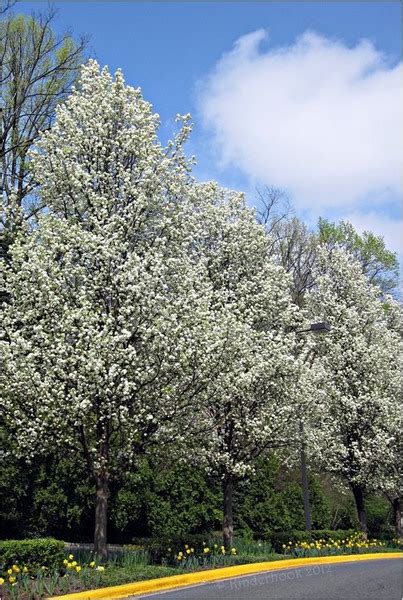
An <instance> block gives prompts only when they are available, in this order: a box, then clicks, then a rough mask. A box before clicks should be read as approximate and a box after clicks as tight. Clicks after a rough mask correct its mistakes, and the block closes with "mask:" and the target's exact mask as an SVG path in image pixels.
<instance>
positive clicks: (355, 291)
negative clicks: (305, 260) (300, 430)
mask: <svg viewBox="0 0 403 600" xmlns="http://www.w3.org/2000/svg"><path fill="white" fill-rule="evenodd" d="M315 282H316V285H315V288H314V289H313V290H311V292H310V293H309V294H308V296H307V304H308V306H309V309H310V311H311V314H312V316H313V318H317V319H319V320H326V321H328V322H329V323H330V325H331V333H330V334H329V335H327V336H325V337H324V338H322V339H321V342H320V346H321V361H322V364H323V365H324V367H325V368H326V371H327V378H328V385H327V395H326V398H325V401H324V402H322V403H320V402H319V405H318V409H319V411H318V412H319V415H320V417H319V421H318V423H317V427H316V428H315V429H311V440H310V447H311V448H315V449H316V456H317V460H318V462H319V464H320V465H321V467H322V468H323V469H324V470H326V471H328V472H330V473H334V474H335V475H337V476H339V477H341V478H342V479H344V480H345V481H346V482H347V483H348V485H349V487H350V489H351V490H352V492H353V495H354V498H355V503H356V507H357V514H358V518H359V522H360V526H361V529H362V531H363V532H364V533H367V523H366V513H365V505H364V499H365V494H366V492H367V491H368V490H370V489H374V488H376V487H379V485H380V483H381V482H382V481H384V478H385V472H386V470H387V469H388V465H389V464H390V462H391V461H393V456H394V453H395V449H396V444H397V431H398V394H399V380H400V372H399V366H398V360H397V357H398V355H399V334H398V333H397V331H396V330H395V329H394V328H392V327H391V326H390V320H389V319H388V316H387V312H386V310H385V303H384V302H383V301H382V300H381V299H380V290H378V288H377V287H376V286H374V285H371V283H370V282H369V281H368V279H367V278H366V276H365V275H364V274H363V272H362V268H361V265H360V264H359V263H358V262H356V261H355V260H354V259H353V257H352V256H351V255H349V254H347V253H345V252H344V251H342V250H340V249H333V250H329V249H324V248H322V249H321V250H319V252H318V257H317V266H316V273H315ZM389 301H390V302H393V301H392V300H391V299H390V300H389Z"/></svg>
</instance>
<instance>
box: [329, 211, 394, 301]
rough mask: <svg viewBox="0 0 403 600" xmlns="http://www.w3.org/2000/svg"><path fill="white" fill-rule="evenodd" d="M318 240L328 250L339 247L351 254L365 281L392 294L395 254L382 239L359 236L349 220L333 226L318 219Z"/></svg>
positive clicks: (366, 233) (364, 235) (365, 235)
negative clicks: (357, 263)
mask: <svg viewBox="0 0 403 600" xmlns="http://www.w3.org/2000/svg"><path fill="white" fill-rule="evenodd" d="M318 240H319V243H320V244H322V245H325V246H326V247H327V248H329V249H332V248H342V249H344V250H346V252H348V253H349V254H351V255H352V256H353V257H354V258H355V259H356V260H357V261H358V262H359V263H360V265H361V268H362V272H363V273H364V275H365V276H366V277H367V278H368V281H370V282H371V283H373V284H375V285H377V286H379V288H380V289H381V290H382V292H384V293H387V292H391V291H393V290H394V289H395V288H396V286H397V285H398V277H399V261H398V258H397V254H396V253H395V252H392V251H390V250H388V249H387V248H386V246H385V241H384V239H383V237H382V236H379V235H375V234H374V233H371V232H370V231H364V232H363V233H362V235H360V234H359V233H358V232H357V231H356V230H355V229H354V227H353V226H352V225H351V223H349V222H348V221H340V222H339V223H337V224H336V223H330V222H329V221H327V220H326V219H322V218H321V219H319V223H318Z"/></svg>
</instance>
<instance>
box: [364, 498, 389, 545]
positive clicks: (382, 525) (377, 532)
mask: <svg viewBox="0 0 403 600" xmlns="http://www.w3.org/2000/svg"><path fill="white" fill-rule="evenodd" d="M365 510H366V513H367V524H368V531H369V532H370V534H371V535H372V536H377V537H384V536H385V535H387V534H388V533H389V536H391V535H393V528H392V527H391V526H389V525H388V517H389V515H390V513H391V510H390V504H389V502H388V500H387V499H386V498H385V497H383V496H368V497H367V498H366V500H365Z"/></svg>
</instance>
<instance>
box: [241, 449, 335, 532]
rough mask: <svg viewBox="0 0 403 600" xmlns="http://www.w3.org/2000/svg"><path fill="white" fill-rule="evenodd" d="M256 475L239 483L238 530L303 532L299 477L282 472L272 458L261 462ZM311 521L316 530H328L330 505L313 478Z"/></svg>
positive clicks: (311, 481) (272, 456) (258, 463)
mask: <svg viewBox="0 0 403 600" xmlns="http://www.w3.org/2000/svg"><path fill="white" fill-rule="evenodd" d="M255 467H256V468H255V472H254V474H253V475H252V476H251V477H250V478H249V479H248V480H247V481H244V482H239V483H238V485H237V488H236V493H235V502H234V505H235V511H236V512H235V520H236V530H238V529H239V530H241V531H242V532H243V533H244V534H246V535H248V533H249V535H250V533H251V532H259V533H261V534H262V535H266V534H269V533H270V532H271V531H276V530H285V529H302V528H303V526H304V511H303V502H302V492H301V484H300V480H299V477H300V476H299V473H298V472H293V471H288V470H286V469H282V468H281V466H280V463H279V461H278V460H277V459H276V458H275V457H274V455H271V456H269V457H267V458H264V459H259V460H258V461H257V462H256V465H255ZM310 494H311V505H312V521H313V525H314V527H318V528H321V527H328V526H329V525H330V512H329V506H328V501H327V499H326V497H325V495H324V493H323V490H322V487H321V484H320V482H319V480H317V478H316V477H314V476H311V478H310Z"/></svg>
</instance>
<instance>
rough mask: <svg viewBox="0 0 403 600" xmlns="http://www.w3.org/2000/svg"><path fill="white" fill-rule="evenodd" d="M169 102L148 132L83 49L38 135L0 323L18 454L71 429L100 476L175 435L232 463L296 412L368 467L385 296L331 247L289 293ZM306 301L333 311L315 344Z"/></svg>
mask: <svg viewBox="0 0 403 600" xmlns="http://www.w3.org/2000/svg"><path fill="white" fill-rule="evenodd" d="M179 121H180V122H181V126H180V128H179V132H178V135H177V136H176V138H175V139H174V140H173V141H172V142H169V143H168V145H167V147H166V148H164V147H162V145H161V144H160V142H159V141H158V137H157V129H158V115H155V114H154V113H153V111H152V107H151V105H150V104H149V103H147V102H146V101H145V100H144V99H143V97H142V95H141V92H140V90H138V89H133V88H131V87H129V86H127V85H126V84H125V82H124V79H123V76H122V73H121V72H120V71H117V73H116V74H115V76H112V75H111V74H110V73H109V71H108V70H107V69H106V68H105V69H102V70H100V68H99V66H98V64H97V63H96V62H95V61H90V62H89V63H88V64H87V65H85V66H84V67H83V69H82V74H81V79H80V82H79V84H78V86H77V88H76V89H74V90H73V92H72V94H71V95H70V97H69V98H68V99H67V101H66V102H65V103H64V104H62V105H60V106H59V108H58V109H57V114H56V119H55V123H54V125H53V127H52V128H51V129H50V130H49V131H47V132H46V133H44V134H43V136H42V138H41V140H40V141H39V143H38V144H37V146H36V148H35V151H34V152H33V153H32V157H31V158H32V166H33V169H34V173H35V177H36V179H37V180H38V182H39V184H40V194H41V197H42V200H43V202H44V203H45V204H46V205H47V207H48V209H47V211H46V212H45V214H43V215H42V216H41V217H40V218H39V221H38V225H37V227H35V228H34V229H32V231H30V232H24V233H23V234H21V235H20V237H19V239H17V241H16V242H15V244H13V247H12V262H11V264H10V266H9V267H8V268H7V269H6V272H5V275H4V286H5V288H6V289H7V293H8V297H9V298H8V301H7V302H6V303H5V304H4V306H3V308H2V324H1V329H0V333H1V337H0V348H1V359H2V365H3V368H2V370H1V375H0V377H1V381H0V384H1V389H2V408H3V415H4V419H5V422H6V423H7V427H8V429H9V431H11V432H12V434H13V436H14V439H15V441H16V443H17V446H18V448H19V451H20V454H21V455H22V456H24V457H26V458H29V459H31V460H33V459H34V457H35V454H36V453H37V452H39V451H41V450H42V449H43V450H45V451H46V450H47V449H48V448H49V447H55V446H60V447H63V448H65V449H66V452H67V451H76V450H77V449H79V450H80V451H82V452H83V453H84V456H85V458H86V460H87V464H88V468H89V471H90V473H91V475H92V476H94V477H95V478H100V477H102V478H103V479H104V480H105V479H106V480H107V479H109V478H110V477H112V476H113V474H114V473H116V472H117V471H118V470H121V469H124V470H128V469H130V467H131V464H132V462H133V461H134V460H135V457H136V455H137V454H138V453H139V452H140V451H143V450H144V449H145V448H146V447H147V445H148V444H149V443H150V442H151V441H154V443H156V444H159V445H160V446H161V447H164V448H165V447H166V445H167V444H169V443H171V442H174V444H172V447H174V446H175V447H176V449H177V451H178V452H183V453H185V455H186V456H188V457H191V458H192V460H198V461H200V462H201V463H202V464H204V465H206V466H208V468H210V469H212V470H213V471H214V472H216V473H219V474H221V475H226V474H227V475H228V474H229V475H231V476H234V477H237V476H242V475H243V474H245V473H246V472H247V471H248V470H249V469H250V468H251V464H252V462H253V459H254V458H255V457H256V456H258V455H259V454H261V453H262V452H264V451H265V450H266V449H268V448H283V447H286V446H289V445H290V444H294V443H296V441H297V440H298V435H299V434H298V432H299V423H300V422H301V420H304V421H306V423H307V425H310V426H309V427H308V428H307V432H308V436H309V438H310V441H309V446H310V448H311V449H312V452H313V454H315V455H316V456H317V457H318V460H319V457H320V460H321V462H322V464H324V463H325V464H326V468H327V469H328V470H330V471H332V472H335V473H338V474H340V475H343V476H345V477H346V478H347V479H348V480H349V481H360V482H364V481H365V482H368V481H369V480H370V479H371V480H375V479H376V478H378V479H379V478H381V477H382V476H383V475H382V474H381V471H382V465H383V464H385V457H386V460H389V457H390V460H392V458H393V444H394V440H395V437H394V436H395V433H394V432H395V431H396V428H397V426H398V418H397V412H396V405H397V393H398V388H399V382H398V380H399V372H398V368H397V366H396V364H397V360H395V357H397V355H398V352H399V343H400V337H399V334H398V332H397V328H396V327H395V326H393V327H392V326H391V324H390V323H391V318H390V315H389V316H388V315H387V312H386V309H385V302H382V301H381V300H380V299H379V298H378V297H377V292H376V290H375V289H374V287H373V286H370V285H369V284H368V282H367V280H366V279H365V277H364V275H363V274H362V272H361V269H360V267H359V265H358V264H355V263H354V262H353V261H352V260H351V259H350V258H349V257H348V256H346V255H345V254H344V253H343V252H341V251H337V250H334V251H333V252H330V253H326V251H323V253H322V256H321V259H320V260H319V261H318V265H317V271H318V272H317V273H316V274H315V281H316V285H315V287H314V288H313V289H312V291H311V293H310V294H309V296H308V298H307V303H306V307H305V309H304V310H301V309H299V308H297V306H296V305H295V304H293V302H292V297H291V293H290V287H291V286H290V280H289V277H288V275H287V274H286V272H285V271H284V269H283V268H282V267H281V266H279V265H276V264H275V263H274V262H273V260H272V259H270V258H269V256H270V250H269V247H270V240H269V238H268V236H267V235H266V233H265V232H264V229H263V228H262V226H260V225H258V224H257V223H256V220H255V216H254V214H253V213H252V212H251V211H250V210H249V209H248V208H247V207H246V206H245V203H244V200H243V197H242V195H240V194H237V193H234V192H231V191H228V190H225V189H222V188H220V187H219V186H218V185H217V184H216V183H213V182H210V183H205V184H200V183H197V182H196V181H195V180H194V179H193V178H192V177H191V161H188V160H187V159H186V158H185V154H184V151H183V146H184V144H185V142H186V140H187V137H188V135H189V133H190V129H191V126H190V118H189V115H186V116H185V117H183V118H179ZM388 306H389V312H390V311H392V312H393V311H394V312H396V311H397V308H396V306H395V305H394V304H393V301H392V300H390V301H389V305H388ZM309 316H310V317H311V318H313V317H315V318H317V319H319V320H326V321H329V322H330V324H331V327H332V333H331V335H329V336H327V337H326V338H323V340H322V341H321V342H320V343H319V344H316V342H315V341H313V340H312V339H310V340H308V339H303V340H302V339H301V338H300V337H298V336H297V334H296V331H297V330H298V329H301V328H303V327H304V323H306V320H307V318H308V317H309ZM392 320H393V319H392ZM316 345H318V351H319V354H320V356H319V359H318V360H315V363H312V361H310V359H309V357H310V353H311V351H312V349H313V348H314V346H316ZM312 423H314V424H315V426H314V427H313V426H311V425H312ZM382 461H383V462H382Z"/></svg>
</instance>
